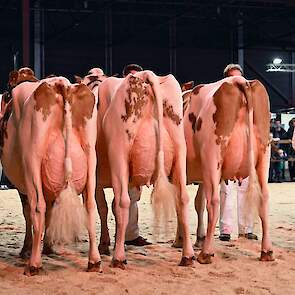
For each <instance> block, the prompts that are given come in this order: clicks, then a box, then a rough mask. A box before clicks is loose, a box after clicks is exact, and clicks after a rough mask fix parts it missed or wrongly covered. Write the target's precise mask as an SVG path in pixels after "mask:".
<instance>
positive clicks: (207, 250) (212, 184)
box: [197, 171, 220, 264]
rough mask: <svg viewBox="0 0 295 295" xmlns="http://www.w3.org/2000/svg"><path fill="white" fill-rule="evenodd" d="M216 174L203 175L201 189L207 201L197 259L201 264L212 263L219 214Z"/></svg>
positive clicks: (211, 172)
mask: <svg viewBox="0 0 295 295" xmlns="http://www.w3.org/2000/svg"><path fill="white" fill-rule="evenodd" d="M216 172H217V173H218V171H215V172H214V171H210V172H209V173H206V175H204V183H203V186H204V187H203V189H204V194H205V196H206V199H207V212H208V226H207V235H206V237H205V240H204V244H203V248H202V251H201V252H200V254H199V255H198V259H197V260H198V262H199V263H201V264H209V263H212V257H213V256H214V251H213V239H214V232H215V227H216V223H217V220H218V213H219V189H218V182H219V181H218V179H219V178H220V177H218V175H217V173H216Z"/></svg>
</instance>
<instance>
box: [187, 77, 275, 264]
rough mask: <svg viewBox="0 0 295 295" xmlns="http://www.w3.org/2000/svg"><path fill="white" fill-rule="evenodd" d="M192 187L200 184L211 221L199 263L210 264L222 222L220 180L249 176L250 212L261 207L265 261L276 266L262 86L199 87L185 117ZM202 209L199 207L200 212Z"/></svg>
mask: <svg viewBox="0 0 295 295" xmlns="http://www.w3.org/2000/svg"><path fill="white" fill-rule="evenodd" d="M184 120H185V132H186V141H187V145H188V158H187V161H188V181H189V182H192V181H202V182H203V184H202V187H203V190H204V194H205V196H206V198H207V210H208V216H209V222H208V229H207V235H206V238H205V241H204V245H203V249H202V252H201V253H200V254H199V257H198V261H199V262H200V263H210V262H211V257H212V256H213V253H214V251H213V234H214V231H215V226H216V222H217V219H218V211H219V208H218V205H219V189H218V185H219V182H220V180H221V179H223V180H225V181H226V180H237V181H240V180H241V179H244V178H246V177H247V176H249V187H248V195H247V202H248V212H245V213H244V214H245V215H248V214H252V212H251V211H253V210H255V207H257V206H258V213H259V216H260V218H261V221H262V227H263V239H262V245H261V258H260V259H261V260H263V261H265V260H267V261H268V260H273V256H272V250H271V249H272V246H271V241H270V238H269V232H268V216H267V210H268V209H267V207H268V199H269V193H268V188H267V174H268V166H269V146H268V144H269V100H268V95H267V92H266V90H265V88H264V87H263V85H262V84H261V83H260V82H259V81H247V80H245V79H244V78H243V77H230V78H226V79H223V80H220V81H218V82H216V83H211V84H207V85H201V86H197V87H195V88H194V89H193V90H192V92H191V97H190V102H189V107H188V109H187V111H186V114H185V116H184ZM201 207H202V206H199V208H201Z"/></svg>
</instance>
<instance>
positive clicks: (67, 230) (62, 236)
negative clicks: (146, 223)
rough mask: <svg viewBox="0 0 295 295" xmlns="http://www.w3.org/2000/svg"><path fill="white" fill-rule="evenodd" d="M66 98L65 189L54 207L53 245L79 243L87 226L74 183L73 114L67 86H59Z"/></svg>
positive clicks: (49, 231) (50, 235) (50, 230)
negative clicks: (72, 154) (72, 150)
mask: <svg viewBox="0 0 295 295" xmlns="http://www.w3.org/2000/svg"><path fill="white" fill-rule="evenodd" d="M58 89H59V90H60V91H58V92H59V93H60V94H61V95H62V96H63V98H64V130H65V132H64V140H65V162H64V171H65V187H64V189H63V190H62V191H61V192H60V195H59V196H58V197H57V198H56V200H55V203H54V205H53V207H52V211H51V216H50V222H49V227H48V229H47V230H46V235H47V238H48V241H49V243H51V244H66V243H71V242H73V241H77V240H78V239H79V236H80V235H81V233H82V232H83V230H84V229H85V226H86V210H85V208H84V206H83V203H82V201H81V198H80V197H79V196H78V194H77V192H76V191H75V188H74V185H73V183H72V173H73V168H72V159H71V142H72V136H73V131H72V113H71V106H70V104H69V101H68V100H67V99H66V94H67V91H66V86H64V85H58Z"/></svg>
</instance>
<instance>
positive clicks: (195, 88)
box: [192, 84, 205, 95]
mask: <svg viewBox="0 0 295 295" xmlns="http://www.w3.org/2000/svg"><path fill="white" fill-rule="evenodd" d="M203 86H205V84H199V85H197V86H196V87H194V89H193V90H192V93H193V94H194V95H198V94H199V92H200V90H201V88H202V87H203Z"/></svg>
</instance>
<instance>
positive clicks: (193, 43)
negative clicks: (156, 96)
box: [0, 0, 295, 111]
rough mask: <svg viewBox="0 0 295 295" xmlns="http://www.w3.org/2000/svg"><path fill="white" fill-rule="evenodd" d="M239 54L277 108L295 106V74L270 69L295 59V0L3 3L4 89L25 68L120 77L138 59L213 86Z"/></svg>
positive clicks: (0, 73)
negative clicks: (275, 63)
mask: <svg viewBox="0 0 295 295" xmlns="http://www.w3.org/2000/svg"><path fill="white" fill-rule="evenodd" d="M26 28H28V30H27V29H26ZM239 40H240V41H239ZM26 52H28V54H26ZM238 52H240V54H242V55H243V56H244V70H245V76H246V77H247V78H249V79H254V78H257V79H259V80H261V81H262V82H263V83H264V85H265V86H266V87H267V89H268V91H269V94H270V98H271V108H272V111H278V110H279V109H282V108H290V107H294V106H295V73H282V72H266V69H267V68H266V64H268V63H271V62H272V60H273V58H275V57H277V56H279V57H281V58H282V59H283V63H285V64H294V63H295V0H285V1H283V0H269V1H262V0H260V1H257V0H256V1H251V0H249V1H235V0H228V1H227V0H223V1H216V0H215V1H214V0H213V1H209V0H207V1H201V0H200V1H197V0H196V1H181V0H164V1H157V0H131V1H127V0H117V1H116V0H114V1H98V0H97V1H95V0H75V1H68V0H51V1H41V0H35V1H33V0H19V1H16V0H6V1H5V0H2V1H1V2H0V53H1V54H0V58H1V61H0V93H1V92H3V91H4V90H5V88H6V83H7V79H8V74H9V72H10V71H11V70H13V69H14V68H19V67H22V66H25V65H26V66H30V67H32V68H33V69H35V72H36V74H37V76H39V78H41V77H45V76H46V75H49V74H56V75H64V76H66V77H68V78H69V79H70V80H72V81H73V75H74V74H79V75H84V74H86V73H87V72H88V70H89V69H90V68H92V67H101V68H102V69H104V71H105V73H106V74H108V75H112V74H116V73H118V74H120V75H121V73H122V69H123V67H124V65H126V64H128V63H138V64H140V65H142V66H143V67H144V68H145V69H151V70H153V71H155V72H156V73H157V74H159V75H164V74H167V73H173V74H174V75H175V76H176V78H177V79H178V80H179V82H185V81H188V80H194V81H195V82H196V83H208V82H212V81H215V80H218V79H220V78H222V72H223V69H224V67H225V65H226V64H228V63H230V62H238V61H241V60H239V59H238Z"/></svg>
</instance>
